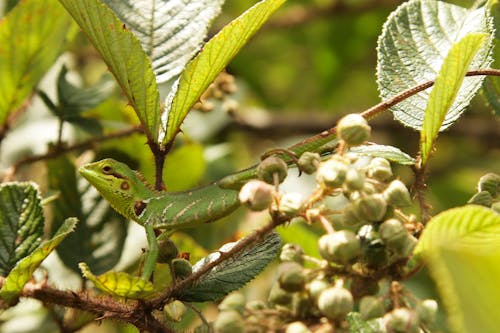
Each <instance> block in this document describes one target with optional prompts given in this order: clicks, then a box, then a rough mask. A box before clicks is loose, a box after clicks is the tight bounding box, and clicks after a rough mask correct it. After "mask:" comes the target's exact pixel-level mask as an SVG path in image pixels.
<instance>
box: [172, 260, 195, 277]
mask: <svg viewBox="0 0 500 333" xmlns="http://www.w3.org/2000/svg"><path fill="white" fill-rule="evenodd" d="M172 270H173V271H174V275H175V277H176V278H177V279H184V278H186V277H188V276H189V275H191V274H193V266H191V263H190V262H189V261H187V260H186V259H182V258H176V259H174V260H172Z"/></svg>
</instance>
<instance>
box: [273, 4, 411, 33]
mask: <svg viewBox="0 0 500 333" xmlns="http://www.w3.org/2000/svg"><path fill="white" fill-rule="evenodd" d="M402 2H403V1H400V0H371V1H367V2H363V3H362V4H360V5H352V4H348V3H346V2H345V1H335V0H332V1H331V3H330V4H329V5H328V6H324V5H323V6H304V5H296V6H291V7H289V9H288V10H286V11H285V12H284V13H283V14H281V15H279V16H276V17H275V18H273V19H271V20H270V21H269V22H268V23H266V25H265V28H266V29H285V28H290V27H295V26H299V25H303V24H307V23H309V22H313V21H316V20H319V19H325V18H329V17H332V16H336V15H356V14H362V13H365V12H367V11H371V10H374V9H377V8H381V7H391V8H392V7H394V6H396V5H398V4H400V3H402Z"/></svg>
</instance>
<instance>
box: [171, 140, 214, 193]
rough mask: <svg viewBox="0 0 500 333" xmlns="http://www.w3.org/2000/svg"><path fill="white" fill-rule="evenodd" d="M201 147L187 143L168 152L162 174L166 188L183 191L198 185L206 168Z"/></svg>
mask: <svg viewBox="0 0 500 333" xmlns="http://www.w3.org/2000/svg"><path fill="white" fill-rule="evenodd" d="M206 168H207V166H206V161H205V156H204V155H203V147H202V146H201V145H200V144H196V143H188V144H185V145H183V146H182V147H180V148H178V149H176V150H174V151H172V152H171V153H170V154H168V156H167V159H166V160H165V168H164V170H163V175H164V179H165V183H166V184H167V189H168V190H169V191H172V192H177V191H183V190H187V189H190V188H193V187H194V186H196V185H198V184H199V182H200V180H201V178H202V177H203V175H204V174H205V170H206Z"/></svg>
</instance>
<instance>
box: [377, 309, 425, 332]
mask: <svg viewBox="0 0 500 333" xmlns="http://www.w3.org/2000/svg"><path fill="white" fill-rule="evenodd" d="M384 322H385V327H386V329H387V331H388V332H394V333H418V332H419V327H418V316H417V315H416V314H415V313H414V312H413V311H411V310H409V309H407V308H397V309H394V310H392V311H391V312H389V313H387V314H386V315H385V316H384Z"/></svg>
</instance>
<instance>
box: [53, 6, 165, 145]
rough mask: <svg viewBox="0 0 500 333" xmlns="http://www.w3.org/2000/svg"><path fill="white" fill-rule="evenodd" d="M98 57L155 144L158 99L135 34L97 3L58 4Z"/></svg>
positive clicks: (145, 56)
mask: <svg viewBox="0 0 500 333" xmlns="http://www.w3.org/2000/svg"><path fill="white" fill-rule="evenodd" d="M59 1H60V2H61V3H62V4H63V6H64V7H65V8H66V10H67V11H68V12H69V13H70V14H71V16H73V18H74V19H75V21H76V22H77V23H78V25H79V26H80V28H81V29H82V30H83V32H84V33H85V34H86V35H87V37H88V39H89V40H90V41H91V42H92V44H93V45H94V47H95V48H96V49H97V51H99V53H100V54H101V56H102V58H103V60H104V62H106V64H107V65H108V67H109V70H110V71H111V73H113V75H114V76H115V78H116V80H117V81H118V84H119V85H120V87H121V88H122V90H123V92H124V93H125V95H126V96H127V98H128V101H129V103H130V105H132V107H133V108H134V110H135V113H136V114H137V116H138V117H139V120H140V121H141V123H142V125H143V126H144V128H145V130H146V134H147V136H148V138H149V139H150V140H151V141H153V142H157V139H158V129H159V125H160V95H159V92H158V87H157V85H156V76H155V74H154V73H153V69H152V66H151V62H150V60H149V58H148V57H147V55H146V53H145V52H144V50H143V49H142V47H141V44H140V43H139V41H138V40H137V38H136V37H135V36H134V34H133V33H132V32H131V31H129V30H128V29H127V27H126V26H125V25H124V24H123V23H122V22H120V20H119V19H118V18H117V17H116V15H115V13H114V12H113V11H112V10H111V9H110V8H109V7H108V6H106V5H105V4H103V3H101V1H98V0H85V1H81V0H59Z"/></svg>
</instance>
